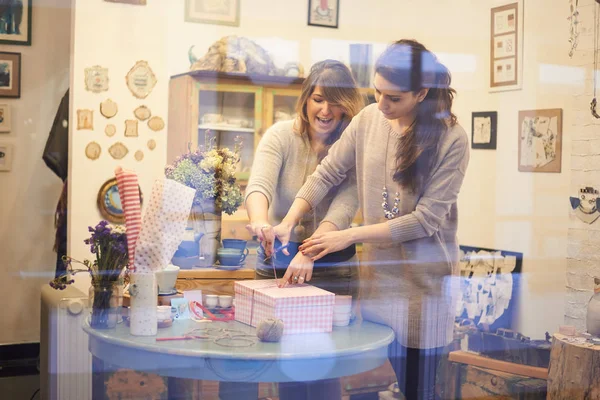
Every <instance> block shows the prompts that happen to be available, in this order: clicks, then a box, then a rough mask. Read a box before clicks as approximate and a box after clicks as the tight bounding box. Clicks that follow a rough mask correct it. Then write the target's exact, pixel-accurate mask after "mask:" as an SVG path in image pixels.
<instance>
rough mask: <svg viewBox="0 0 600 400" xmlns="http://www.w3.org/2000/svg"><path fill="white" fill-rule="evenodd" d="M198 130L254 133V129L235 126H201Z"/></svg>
mask: <svg viewBox="0 0 600 400" xmlns="http://www.w3.org/2000/svg"><path fill="white" fill-rule="evenodd" d="M198 129H210V130H211V131H223V132H248V133H254V128H242V127H239V126H233V125H220V124H200V125H198Z"/></svg>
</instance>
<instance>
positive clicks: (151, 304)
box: [129, 272, 158, 336]
mask: <svg viewBox="0 0 600 400" xmlns="http://www.w3.org/2000/svg"><path fill="white" fill-rule="evenodd" d="M129 287H130V289H129V293H130V295H131V309H130V310H129V322H130V326H129V332H130V333H131V334H132V335H135V336H154V335H156V331H157V327H158V321H157V316H156V310H157V306H158V286H157V284H156V276H155V275H154V272H134V273H132V274H131V285H130V286H129Z"/></svg>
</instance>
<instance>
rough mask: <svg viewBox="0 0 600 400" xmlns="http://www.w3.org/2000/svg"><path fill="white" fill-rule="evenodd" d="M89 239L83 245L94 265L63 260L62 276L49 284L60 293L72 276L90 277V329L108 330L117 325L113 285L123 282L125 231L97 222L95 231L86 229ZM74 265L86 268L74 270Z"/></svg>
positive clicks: (125, 256)
mask: <svg viewBox="0 0 600 400" xmlns="http://www.w3.org/2000/svg"><path fill="white" fill-rule="evenodd" d="M88 230H89V231H90V232H91V236H90V237H89V238H88V239H85V244H87V245H89V246H90V251H91V252H92V254H94V255H95V256H96V258H95V259H94V260H93V261H90V260H88V259H85V260H83V261H79V260H76V259H74V258H72V257H69V256H63V261H64V263H65V265H66V270H65V272H64V273H63V274H62V275H60V276H58V277H56V278H55V279H53V280H52V281H50V286H52V287H53V288H54V289H59V290H63V289H65V288H66V287H67V285H70V284H72V283H73V282H75V280H74V279H73V278H72V276H73V275H75V274H77V273H80V272H87V273H89V274H90V276H91V277H92V288H90V296H93V302H92V317H91V321H90V325H91V326H92V327H97V328H110V327H113V326H114V325H115V324H116V320H117V313H118V312H119V310H118V304H116V303H117V302H118V300H115V298H116V295H115V291H116V290H117V288H116V284H118V283H120V280H121V279H122V277H121V274H122V272H123V271H124V270H126V267H127V266H128V263H129V258H128V255H127V253H128V252H127V235H126V233H125V227H123V226H119V225H110V224H109V223H108V222H107V221H104V220H102V221H100V222H99V223H98V225H96V226H95V227H91V226H90V227H88ZM73 263H77V264H80V265H83V266H85V268H73Z"/></svg>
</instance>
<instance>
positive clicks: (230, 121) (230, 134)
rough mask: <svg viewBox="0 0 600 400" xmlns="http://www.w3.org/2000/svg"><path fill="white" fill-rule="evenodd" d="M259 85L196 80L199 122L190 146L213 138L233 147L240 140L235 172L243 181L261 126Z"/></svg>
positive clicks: (218, 142)
mask: <svg viewBox="0 0 600 400" xmlns="http://www.w3.org/2000/svg"><path fill="white" fill-rule="evenodd" d="M261 109H262V88H261V87H258V86H250V85H231V84H204V83H199V84H198V125H197V134H196V135H195V137H194V138H193V142H192V148H195V147H196V146H198V145H205V144H206V143H208V142H209V141H212V142H213V143H214V144H215V145H216V146H217V147H227V148H229V149H231V150H233V149H234V146H235V139H236V137H240V138H241V139H242V141H243V145H242V149H241V157H240V163H239V165H238V169H237V172H236V176H237V178H238V180H239V181H240V183H241V184H242V185H244V184H245V183H246V182H247V181H248V177H249V176H250V170H251V168H252V161H253V159H254V149H255V148H256V145H257V144H258V138H257V137H258V135H257V134H256V132H258V131H259V130H260V129H261V128H262V121H261Z"/></svg>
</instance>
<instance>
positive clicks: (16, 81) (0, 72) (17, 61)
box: [0, 51, 21, 98]
mask: <svg viewBox="0 0 600 400" xmlns="http://www.w3.org/2000/svg"><path fill="white" fill-rule="evenodd" d="M0 97H13V98H19V97H21V53H8V52H5V51H0Z"/></svg>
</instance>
